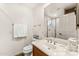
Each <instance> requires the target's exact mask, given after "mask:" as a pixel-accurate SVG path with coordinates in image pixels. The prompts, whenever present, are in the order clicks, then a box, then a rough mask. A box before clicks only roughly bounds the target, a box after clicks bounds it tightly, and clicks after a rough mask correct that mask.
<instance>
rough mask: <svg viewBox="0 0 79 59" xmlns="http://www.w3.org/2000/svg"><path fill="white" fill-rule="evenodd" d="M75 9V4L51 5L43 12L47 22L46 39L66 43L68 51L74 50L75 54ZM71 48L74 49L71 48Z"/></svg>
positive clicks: (76, 23) (76, 46)
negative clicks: (50, 38) (55, 39)
mask: <svg viewBox="0 0 79 59" xmlns="http://www.w3.org/2000/svg"><path fill="white" fill-rule="evenodd" d="M77 7H78V5H77V4H76V3H51V4H49V5H48V6H47V7H46V8H45V10H44V11H45V15H44V16H45V20H46V21H47V37H54V38H60V39H62V40H66V41H68V42H69V43H68V45H69V48H68V49H69V51H71V50H74V51H75V52H78V44H77V42H78V41H77V40H78V31H77V30H78V29H77V27H78V26H77V25H78V19H77V18H78V17H77V15H79V13H78V11H77V9H78V8H77ZM71 42H72V43H71ZM74 42H75V43H74ZM73 44H75V45H73ZM73 46H74V48H72V47H73Z"/></svg>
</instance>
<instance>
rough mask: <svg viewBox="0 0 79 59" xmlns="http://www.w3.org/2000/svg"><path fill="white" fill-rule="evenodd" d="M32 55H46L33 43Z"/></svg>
mask: <svg viewBox="0 0 79 59" xmlns="http://www.w3.org/2000/svg"><path fill="white" fill-rule="evenodd" d="M33 56H47V54H45V53H44V52H43V51H41V50H40V49H39V48H37V47H36V46H34V45H33Z"/></svg>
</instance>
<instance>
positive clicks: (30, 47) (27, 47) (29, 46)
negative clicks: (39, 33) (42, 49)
mask: <svg viewBox="0 0 79 59" xmlns="http://www.w3.org/2000/svg"><path fill="white" fill-rule="evenodd" d="M30 49H32V45H31V44H30V45H27V46H25V47H24V48H23V50H30Z"/></svg>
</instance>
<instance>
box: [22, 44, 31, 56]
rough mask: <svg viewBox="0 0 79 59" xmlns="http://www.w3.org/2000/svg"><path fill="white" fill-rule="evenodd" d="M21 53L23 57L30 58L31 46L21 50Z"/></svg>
mask: <svg viewBox="0 0 79 59" xmlns="http://www.w3.org/2000/svg"><path fill="white" fill-rule="evenodd" d="M23 53H24V55H25V56H31V54H32V44H28V45H26V46H25V47H24V48H23Z"/></svg>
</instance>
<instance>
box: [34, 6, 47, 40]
mask: <svg viewBox="0 0 79 59" xmlns="http://www.w3.org/2000/svg"><path fill="white" fill-rule="evenodd" d="M33 17H34V21H33V29H35V32H34V34H36V33H38V35H39V38H40V39H43V38H44V37H46V34H47V33H46V30H47V29H46V23H45V19H44V8H43V7H37V8H35V9H34V10H33ZM34 26H36V27H34ZM37 31H38V32H37Z"/></svg>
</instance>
